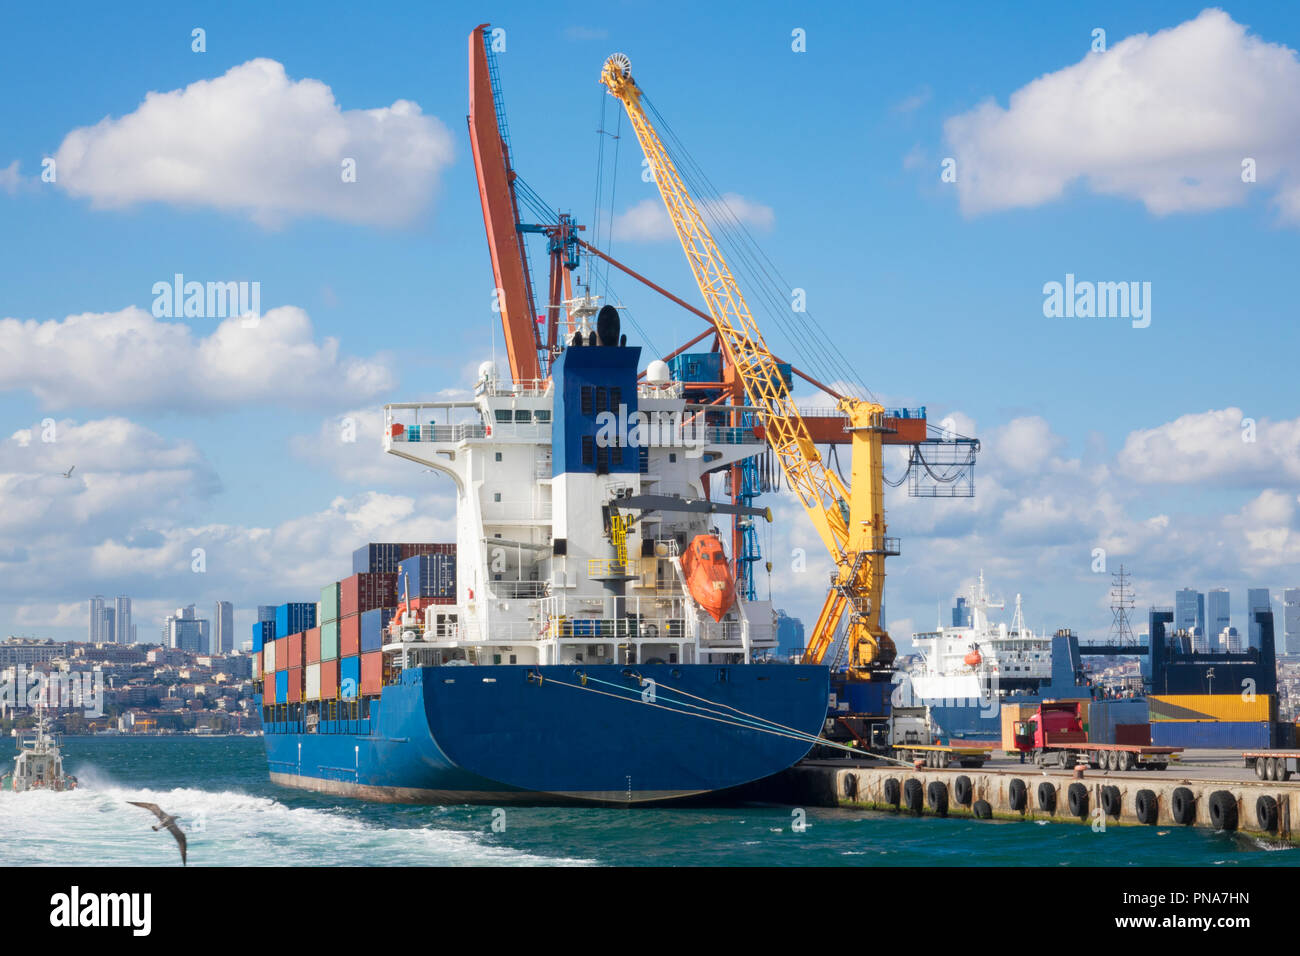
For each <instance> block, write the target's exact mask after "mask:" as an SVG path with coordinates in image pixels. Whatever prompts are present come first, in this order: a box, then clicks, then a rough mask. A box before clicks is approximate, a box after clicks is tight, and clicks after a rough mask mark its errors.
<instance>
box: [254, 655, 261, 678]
mask: <svg viewBox="0 0 1300 956" xmlns="http://www.w3.org/2000/svg"><path fill="white" fill-rule="evenodd" d="M261 679H262V652H261V651H254V652H253V680H261Z"/></svg>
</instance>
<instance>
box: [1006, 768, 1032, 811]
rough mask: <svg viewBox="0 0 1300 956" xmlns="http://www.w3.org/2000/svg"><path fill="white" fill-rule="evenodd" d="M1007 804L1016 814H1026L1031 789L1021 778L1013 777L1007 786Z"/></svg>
mask: <svg viewBox="0 0 1300 956" xmlns="http://www.w3.org/2000/svg"><path fill="white" fill-rule="evenodd" d="M1007 803H1008V804H1009V805H1010V807H1011V809H1012V810H1013V811H1014V812H1016V813H1024V812H1025V807H1026V806H1028V804H1029V788H1028V787H1026V786H1025V782H1024V781H1023V780H1021V779H1020V778H1019V777H1013V778H1012V779H1011V782H1010V783H1009V784H1007Z"/></svg>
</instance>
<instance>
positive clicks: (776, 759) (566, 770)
mask: <svg viewBox="0 0 1300 956" xmlns="http://www.w3.org/2000/svg"><path fill="white" fill-rule="evenodd" d="M633 672H635V674H638V675H640V676H641V677H643V678H646V679H648V680H652V681H654V682H655V688H654V700H653V701H651V702H647V701H645V700H643V691H642V687H641V684H640V682H639V681H638V680H637V679H636V677H634V676H631V675H632V674H633ZM530 675H531V676H530ZM538 675H540V677H541V680H540V681H539V680H537V676H538ZM584 676H585V678H586V680H585V685H584V680H583V678H584ZM828 686H829V672H828V669H827V668H826V667H820V666H805V665H790V664H770V665H762V664H750V665H741V666H719V665H704V664H694V665H671V664H668V665H639V666H636V667H631V668H628V667H622V666H617V665H598V666H587V667H573V666H559V665H557V666H549V667H528V666H511V665H496V666H471V667H445V666H444V667H426V668H418V669H411V670H408V671H406V672H404V673H403V674H402V675H401V682H400V683H398V684H394V685H391V686H388V687H385V688H384V689H383V693H382V696H381V697H379V698H377V699H374V700H373V701H372V703H371V706H370V710H369V718H368V719H365V720H321V721H320V723H319V724H318V726H317V727H316V728H315V729H314V730H313V731H312V732H310V733H309V732H306V728H305V726H304V724H303V723H302V721H297V720H295V721H279V722H275V721H272V722H267V723H266V725H265V728H264V729H265V737H264V740H265V743H266V753H267V761H268V764H269V768H270V776H271V780H272V782H274V783H276V784H280V785H283V786H291V787H301V788H306V789H310V790H318V791H322V792H327V793H335V794H339V795H343V796H349V797H357V798H361V799H367V800H381V801H387V802H398V803H494V804H495V803H530V804H536V803H556V802H562V803H596V804H621V805H627V804H638V803H653V802H661V801H667V800H675V799H680V798H683V797H689V796H695V795H699V794H705V793H710V792H713V791H717V790H724V789H728V788H731V787H736V786H740V785H742V784H745V783H750V782H752V781H755V780H760V779H762V778H764V777H767V776H771V775H772V774H775V773H778V772H780V771H782V770H784V769H786V768H787V767H789V766H791V765H793V764H794V763H796V762H797V761H799V760H800V759H801V758H802V757H803V756H804V755H805V754H806V753H807V752H808V750H809V749H810V743H809V741H808V739H807V738H806V737H805V736H804V735H809V734H811V735H814V736H815V735H817V734H819V733H820V732H821V729H822V723H823V721H824V720H825V717H826V702H827V694H828ZM688 695H693V696H688ZM756 719H761V720H762V721H765V722H767V723H768V725H769V726H770V725H772V724H779V725H783V726H784V727H785V728H789V730H788V731H781V732H780V733H770V732H765V731H762V730H758V729H755V727H754V723H755V722H756Z"/></svg>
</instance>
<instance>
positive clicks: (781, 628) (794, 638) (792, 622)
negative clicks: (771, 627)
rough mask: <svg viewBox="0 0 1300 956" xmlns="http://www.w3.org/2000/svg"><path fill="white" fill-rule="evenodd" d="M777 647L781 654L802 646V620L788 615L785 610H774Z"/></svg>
mask: <svg viewBox="0 0 1300 956" xmlns="http://www.w3.org/2000/svg"><path fill="white" fill-rule="evenodd" d="M776 641H777V649H778V650H779V651H780V652H781V653H782V654H793V653H794V652H795V651H798V650H802V649H803V646H804V633H803V621H802V620H800V619H799V618H797V617H790V615H788V614H786V613H785V611H777V612H776Z"/></svg>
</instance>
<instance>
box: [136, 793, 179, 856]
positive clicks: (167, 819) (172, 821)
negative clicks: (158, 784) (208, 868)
mask: <svg viewBox="0 0 1300 956" xmlns="http://www.w3.org/2000/svg"><path fill="white" fill-rule="evenodd" d="M126 802H127V803H129V804H131V806H133V807H144V808H145V809H146V810H148V811H149V812H150V813H152V814H153V815H154V816H156V817H157V818H158V819H159V820H161V821H162V822H161V823H159V824H158V825H157V826H155V827H154V829H155V830H161V829H163V828H164V827H165V828H166V829H167V830H169V831H171V835H172V836H174V837H175V838H176V842H177V844H178V845H179V846H180V848H181V866H188V865H189V864H187V863H186V862H185V834H184V833H183V832H182V831H181V828H180V827H178V826H177V825H176V818H175V817H174V816H172V815H171V814H170V813H167V812H165V811H164V810H163V808H162V807H160V806H158V804H156V803H136V802H135V801H134V800H128V801H126Z"/></svg>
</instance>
